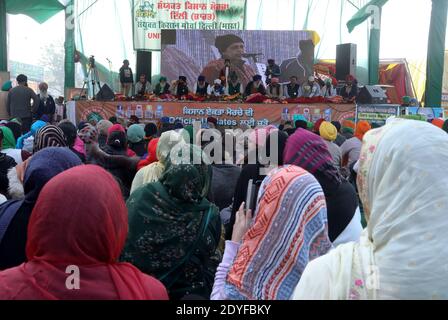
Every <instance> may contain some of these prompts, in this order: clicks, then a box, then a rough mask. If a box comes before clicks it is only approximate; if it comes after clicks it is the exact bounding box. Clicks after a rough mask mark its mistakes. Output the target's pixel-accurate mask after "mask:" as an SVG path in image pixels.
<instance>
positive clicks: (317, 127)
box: [313, 119, 325, 134]
mask: <svg viewBox="0 0 448 320" xmlns="http://www.w3.org/2000/svg"><path fill="white" fill-rule="evenodd" d="M324 121H325V119H319V120H317V121H316V123H315V124H314V128H313V132H314V133H316V134H319V129H320V125H321V124H322V122H324Z"/></svg>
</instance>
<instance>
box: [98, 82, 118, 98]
mask: <svg viewBox="0 0 448 320" xmlns="http://www.w3.org/2000/svg"><path fill="white" fill-rule="evenodd" d="M114 98H115V93H114V92H113V90H112V89H111V88H110V87H109V86H108V85H107V84H104V85H103V87H102V88H101V90H100V91H99V92H98V93H97V95H96V100H97V101H112V100H114Z"/></svg>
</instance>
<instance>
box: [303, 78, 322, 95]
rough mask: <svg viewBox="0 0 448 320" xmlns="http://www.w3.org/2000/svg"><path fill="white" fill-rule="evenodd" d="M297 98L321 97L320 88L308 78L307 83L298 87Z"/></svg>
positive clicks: (313, 80) (312, 79)
mask: <svg viewBox="0 0 448 320" xmlns="http://www.w3.org/2000/svg"><path fill="white" fill-rule="evenodd" d="M299 96H300V97H304V98H313V97H319V96H321V93H320V86H319V84H317V82H316V81H315V78H314V77H313V76H310V77H309V78H308V81H307V82H305V83H303V84H302V85H301V86H300V89H299Z"/></svg>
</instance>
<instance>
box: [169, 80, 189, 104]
mask: <svg viewBox="0 0 448 320" xmlns="http://www.w3.org/2000/svg"><path fill="white" fill-rule="evenodd" d="M173 93H174V95H175V96H176V98H177V99H186V98H187V96H188V94H189V93H190V89H188V85H187V77H185V76H180V77H179V80H177V81H176V82H175V85H174V88H173Z"/></svg>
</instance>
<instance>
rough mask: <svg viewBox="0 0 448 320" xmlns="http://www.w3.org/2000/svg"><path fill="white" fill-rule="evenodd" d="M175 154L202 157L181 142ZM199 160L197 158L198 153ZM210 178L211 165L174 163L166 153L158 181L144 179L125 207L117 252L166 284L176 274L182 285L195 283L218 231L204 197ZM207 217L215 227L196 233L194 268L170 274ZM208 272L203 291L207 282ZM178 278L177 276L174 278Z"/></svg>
mask: <svg viewBox="0 0 448 320" xmlns="http://www.w3.org/2000/svg"><path fill="white" fill-rule="evenodd" d="M183 146H185V148H181V149H180V151H179V153H178V154H176V155H179V154H182V155H183V154H187V153H188V152H189V153H190V154H189V155H190V159H191V158H192V157H194V155H193V154H195V155H196V156H202V157H204V155H203V154H202V151H201V150H200V149H199V148H198V147H196V146H192V145H187V144H184V145H183ZM199 159H201V158H199ZM210 180H211V167H210V165H207V164H205V163H204V158H202V161H200V164H192V162H188V163H185V162H184V163H179V162H178V160H177V159H176V158H173V156H172V155H170V156H169V157H168V159H167V161H166V169H165V171H164V173H163V175H162V177H161V178H160V180H159V181H158V182H154V183H149V184H147V185H144V186H142V187H141V188H138V189H137V190H135V191H134V192H133V193H132V194H131V196H130V198H129V200H128V201H127V207H128V211H129V236H128V239H127V242H126V246H125V249H124V252H123V259H124V260H126V261H128V262H131V263H133V264H135V265H136V266H137V267H138V268H139V269H140V270H142V271H143V272H145V273H148V274H151V275H154V276H155V277H157V278H158V279H159V280H161V281H162V282H163V283H164V284H165V285H166V286H167V288H168V289H172V286H173V285H174V286H175V287H176V286H178V284H176V283H173V282H176V281H177V280H176V278H177V277H179V276H180V275H181V276H180V277H181V278H182V279H186V281H185V282H186V283H188V284H186V285H187V286H193V287H194V286H195V285H196V286H201V285H203V284H201V283H200V282H201V280H199V281H197V280H196V279H197V278H201V277H203V275H202V273H203V272H202V271H200V270H201V268H205V267H206V265H207V259H208V257H210V256H212V255H213V253H214V252H215V250H216V248H217V246H218V243H219V239H220V236H221V224H220V220H219V216H218V210H217V208H216V206H215V205H213V204H211V203H210V202H209V201H208V200H207V199H206V196H207V194H208V190H209V186H210ZM207 217H208V219H209V229H210V226H211V225H213V226H216V228H215V229H216V234H212V233H206V232H204V233H203V234H202V237H201V240H200V242H199V246H200V247H201V249H200V251H201V252H202V251H203V252H205V253H204V254H203V255H202V258H203V259H202V261H201V262H200V263H197V264H195V266H194V268H193V269H196V272H191V273H188V272H186V271H185V268H183V267H182V268H181V270H177V271H176V272H174V273H170V271H172V270H173V269H176V268H177V267H178V266H179V265H181V264H182V261H183V260H184V259H185V257H187V256H188V254H189V252H190V251H191V250H192V247H193V246H194V244H195V243H196V240H197V239H198V236H200V235H199V233H200V230H201V226H202V224H203V223H204V222H205V220H206V219H207ZM215 271H216V267H215V269H214V270H213V271H212V276H211V279H210V282H211V283H210V285H209V287H210V288H209V291H211V286H212V282H213V274H214V272H215ZM177 282H178V281H177ZM209 293H210V292H208V294H209Z"/></svg>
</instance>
